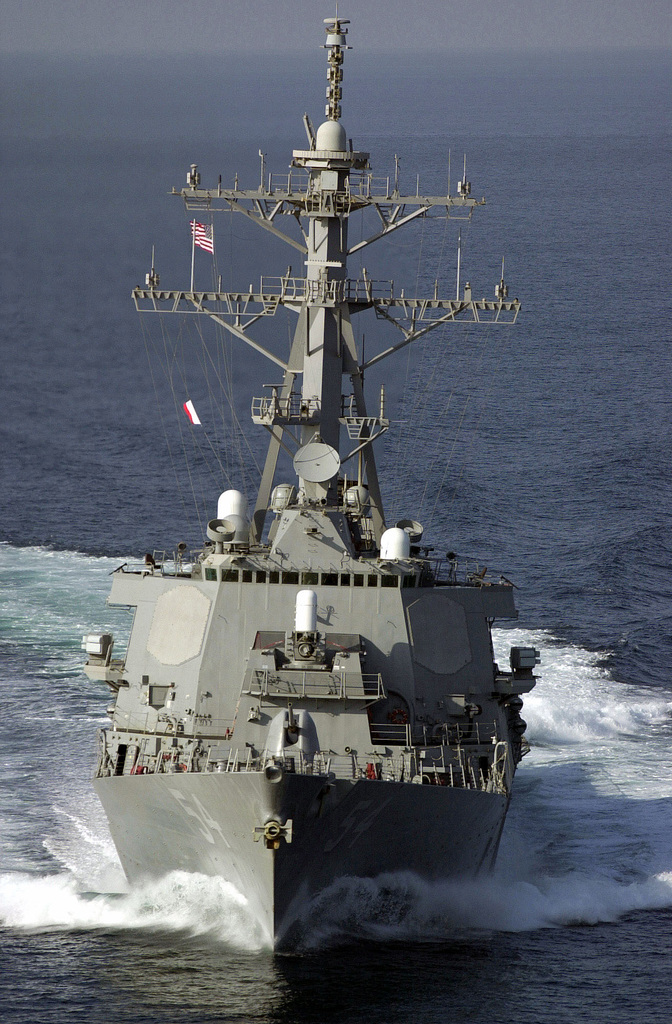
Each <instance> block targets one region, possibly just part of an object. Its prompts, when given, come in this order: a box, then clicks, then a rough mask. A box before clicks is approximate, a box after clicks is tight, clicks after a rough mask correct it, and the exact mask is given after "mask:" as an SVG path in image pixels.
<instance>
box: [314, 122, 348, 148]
mask: <svg viewBox="0 0 672 1024" xmlns="http://www.w3.org/2000/svg"><path fill="white" fill-rule="evenodd" d="M347 145H348V140H347V138H346V135H345V128H344V127H343V125H342V124H341V123H340V121H325V122H324V124H321V125H320V127H319V128H318V129H317V135H316V137H315V149H317V150H321V149H328V150H331V151H332V152H335V153H345V152H347Z"/></svg>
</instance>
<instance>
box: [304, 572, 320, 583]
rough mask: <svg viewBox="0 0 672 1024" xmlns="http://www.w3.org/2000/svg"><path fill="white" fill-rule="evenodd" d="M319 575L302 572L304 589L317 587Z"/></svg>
mask: <svg viewBox="0 0 672 1024" xmlns="http://www.w3.org/2000/svg"><path fill="white" fill-rule="evenodd" d="M318 579H319V577H318V574H317V573H316V572H302V573H301V582H302V584H303V585H304V587H316V586H317V583H318Z"/></svg>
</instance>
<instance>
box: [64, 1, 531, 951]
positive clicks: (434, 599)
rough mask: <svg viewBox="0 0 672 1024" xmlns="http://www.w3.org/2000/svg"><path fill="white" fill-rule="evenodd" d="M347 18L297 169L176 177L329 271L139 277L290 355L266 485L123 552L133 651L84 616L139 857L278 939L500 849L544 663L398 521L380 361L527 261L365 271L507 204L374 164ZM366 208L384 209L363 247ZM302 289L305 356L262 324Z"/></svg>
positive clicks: (263, 408) (120, 590)
mask: <svg viewBox="0 0 672 1024" xmlns="http://www.w3.org/2000/svg"><path fill="white" fill-rule="evenodd" d="M347 25H348V22H347V21H346V20H345V19H342V18H339V17H338V16H336V17H334V18H329V19H326V20H325V26H326V42H325V43H324V47H325V49H326V55H327V83H328V85H327V106H326V119H325V120H324V123H322V124H321V125H320V126H319V127H318V129H317V131H315V130H314V129H313V127H312V124H311V122H310V119H309V118H308V117H307V116H305V117H304V127H305V132H306V136H307V142H306V148H304V149H297V150H295V151H294V152H293V157H292V162H291V165H290V171H289V174H285V175H284V177H283V178H282V179H281V180H279V179H278V176H275V175H268V176H267V175H266V172H265V168H264V165H263V157H262V176H261V182H260V184H259V187H257V188H252V189H242V188H239V186H238V182H237V180H236V182H235V187H234V188H225V187H224V186H223V185H222V183H221V179H220V181H219V182H218V183H217V184H216V185H215V186H214V187H211V188H205V187H202V186H201V179H200V174H199V171H198V166H197V165H192V166H191V169H190V170H189V172H188V177H187V185H186V187H184V188H181V189H173V193H174V194H176V195H178V196H180V197H181V198H182V200H183V202H184V203H185V204H186V207H187V209H188V210H189V211H195V218H198V220H196V219H195V221H194V224H193V229H192V230H193V232H194V234H195V233H196V231H197V230H198V231H200V232H201V242H204V244H205V247H206V248H207V244H208V239H209V238H210V237H211V236H210V233H209V227H208V225H207V224H206V225H205V226H203V225H202V224H201V221H202V220H204V219H205V220H207V219H208V218H214V217H215V216H216V215H217V214H218V213H220V212H222V211H226V212H230V211H234V212H236V213H240V214H243V215H245V216H247V217H248V218H249V219H251V220H252V221H253V222H254V223H255V224H256V225H258V226H259V228H260V229H261V230H265V231H267V232H270V233H271V234H273V235H274V236H276V237H279V238H281V239H283V240H284V241H286V242H287V243H288V244H289V245H290V246H292V247H293V248H294V249H298V251H299V252H300V254H301V258H302V260H303V262H304V264H305V276H303V277H297V276H291V274H290V273H289V272H288V273H287V274H286V275H285V276H284V277H278V278H276V279H268V278H264V279H262V283H261V286H260V288H259V290H258V291H255V290H254V289H253V288H250V290H249V291H241V292H238V293H237V292H224V291H222V290H221V285H220V287H219V289H215V290H213V291H195V290H194V283H193V272H192V281H191V286H190V288H189V290H186V291H181V290H166V289H164V288H161V287H160V281H159V278H158V275H157V274H156V271H155V269H154V267H152V269H151V271H150V273H149V274H148V275H147V278H146V283H145V287H142V288H136V289H135V290H134V292H133V298H134V301H135V303H136V306H137V308H138V310H140V311H141V312H142V313H143V314H146V315H148V316H151V315H155V314H156V313H159V312H162V311H167V312H173V313H181V314H184V313H187V314H189V315H192V316H193V317H197V318H199V320H200V321H204V320H207V319H211V320H213V321H215V322H216V323H217V324H218V325H220V327H223V328H224V329H225V330H226V331H228V332H230V334H231V335H233V336H234V337H235V338H236V339H238V341H239V342H240V344H241V346H242V345H244V344H248V345H251V346H253V347H254V348H255V349H256V350H257V351H260V352H262V353H263V354H264V355H265V356H267V357H268V359H269V360H270V361H271V362H272V363H273V364H274V369H275V371H276V372H277V381H276V383H275V384H272V385H270V386H266V385H265V386H264V387H262V388H260V389H259V390H260V391H263V392H264V393H263V394H262V395H260V396H256V397H252V398H251V411H252V419H253V421H254V423H255V424H257V425H259V426H260V427H261V428H265V429H266V431H267V432H268V434H269V443H268V453H267V456H266V461H265V465H264V467H263V472H262V474H261V482H260V486H259V491H258V494H257V496H256V503H255V504H254V506H253V507H251V505H249V504H248V495H246V494H245V493H243V491H242V490H235V489H231V488H229V489H228V490H224V491H223V493H221V495H220V496H219V499H218V501H217V504H216V515H213V518H212V519H211V520H210V521H209V522H208V524H207V540H206V541H205V543H204V546H203V549H202V550H201V551H200V552H199V553H198V554H197V555H195V556H194V557H193V558H190V559H187V558H186V555H185V553H184V552H183V551H181V550H178V551H177V552H176V553H175V555H174V557H173V558H172V559H170V560H163V561H161V562H159V561H158V560H156V559H155V558H153V557H151V556H147V558H146V559H145V562H144V563H143V564H139V565H137V566H133V565H131V564H125V565H123V566H122V567H120V568H119V569H118V570H116V571H115V572H114V573H113V579H112V590H111V595H110V597H109V603H110V604H112V605H115V606H125V607H128V608H130V609H132V610H133V613H134V617H133V625H132V629H131V633H130V639H129V642H128V646H127V650H126V653H125V655H124V657H123V658H119V657H115V656H114V651H113V645H114V639H113V637H112V635H110V634H107V633H106V634H89V635H87V636H86V637H85V638H84V648H85V650H86V652H87V654H88V661H87V664H86V672H87V674H88V675H89V676H90V677H91V678H92V679H98V680H104V681H105V682H106V683H107V685H108V686H109V687H110V689H111V690H112V692H113V695H114V700H113V703H112V704H111V706H110V707H109V709H108V711H109V715H110V718H111V723H110V725H109V727H108V728H106V729H104V730H102V731H101V734H100V757H99V761H98V765H97V769H96V773H95V781H94V785H95V790H96V792H97V794H98V796H99V798H100V800H101V802H102V804H103V807H104V810H105V812H106V815H107V818H108V820H109V826H110V830H111V833H112V837H113V840H114V843H115V845H116V848H117V851H118V854H119V857H120V859H121V863H122V865H123V868H124V870H125V872H126V874H127V876H128V878H129V879H130V880H132V881H134V880H138V879H142V878H144V877H147V876H158V875H163V874H165V873H167V872H169V871H171V870H182V871H188V872H199V873H204V874H206V875H211V876H221V877H222V878H224V879H227V880H228V881H229V882H230V883H232V884H233V886H235V887H236V889H237V890H238V891H239V892H240V893H241V894H242V895H243V896H244V898H245V900H246V901H247V905H248V907H249V910H250V913H251V914H252V915H253V916H254V918H255V920H256V921H257V922H258V925H259V927H260V928H261V929H262V930H263V933H264V935H265V937H266V941H267V942H268V943H269V944H271V945H273V946H274V947H278V946H280V945H282V944H283V943H288V942H290V941H291V938H292V934H293V930H294V929H295V928H296V927H297V922H300V921H301V919H302V918H305V915H306V914H307V915H308V916H309V915H310V903H311V899H313V898H314V897H315V896H316V894H318V893H320V892H321V891H323V890H324V889H325V888H326V887H328V886H329V885H330V884H331V883H333V882H335V881H336V880H337V879H339V878H342V877H343V876H358V877H362V876H364V877H376V876H379V875H381V874H382V873H386V872H397V871H412V872H415V873H416V874H417V875H419V876H420V877H422V878H424V879H430V880H431V879H438V878H448V877H456V876H471V875H474V874H476V873H479V872H484V871H487V870H489V869H490V868H491V867H492V865H493V863H494V861H495V857H496V855H497V848H498V844H499V841H500V836H501V833H502V828H503V825H504V820H505V816H506V812H507V807H508V804H509V799H510V795H511V786H512V782H513V777H514V772H515V769H516V765H517V764H518V762H519V761H520V758H521V756H522V755H523V753H524V752H525V740H524V735H523V734H524V730H525V723H524V722H523V720H522V718H521V714H520V711H521V707H522V698H521V695H522V694H524V693H526V692H528V691H529V690H531V689H532V687H533V686H534V684H535V676H534V668H535V665H536V664H537V662H538V653H537V652H536V651H535V650H534V648H524V647H514V648H512V649H511V653H510V665H508V666H506V667H505V668H500V667H499V666H498V665H497V663H496V662H495V658H494V654H493V645H492V638H491V627H492V624H493V623H494V622H495V621H496V620H507V619H508V620H510V619H514V618H515V617H516V615H517V612H516V608H515V605H514V595H513V586H512V584H511V583H510V582H509V581H508V580H506V579H505V578H504V577H499V578H493V577H492V576H491V575H489V574H488V573H487V572H486V571H485V570H481V569H478V568H476V569H474V568H473V567H472V569H471V570H468V569H464V568H462V567H461V565H460V562H459V559H458V558H457V557H456V556H454V555H452V554H449V555H447V556H446V557H445V558H435V557H433V555H432V551H433V549H432V548H429V547H428V546H425V545H423V528H422V526H421V525H420V524H419V523H418V522H416V521H415V520H413V519H411V518H409V519H404V520H401V521H397V522H395V523H392V524H390V523H387V522H386V519H385V513H384V508H383V501H382V497H381V489H380V486H379V481H378V475H377V471H376V461H375V457H374V448H375V444H376V441H377V439H378V438H380V437H381V436H382V435H383V434H384V433H385V432H386V431H387V429H388V427H389V420H388V418H387V417H386V409H385V401H384V396H383V395H381V396H380V398H379V396H376V403H375V408H373V409H372V408H370V407H369V406H368V405H367V403H366V401H365V395H364V387H363V377H364V373H365V371H366V370H367V369H369V368H370V367H371V366H373V365H375V364H377V363H379V362H381V361H383V360H385V359H388V358H390V357H394V355H395V354H396V353H397V352H399V351H400V350H401V349H403V348H404V347H405V346H407V345H409V344H411V343H412V342H414V341H415V340H416V339H418V338H421V337H423V336H425V335H426V334H427V333H428V332H430V331H432V330H435V329H436V328H438V327H440V326H445V325H451V324H459V323H460V322H464V321H468V322H471V323H473V324H481V323H486V322H487V323H497V324H512V323H513V322H515V320H516V317H517V315H518V312H519V308H520V304H519V302H518V300H517V299H510V298H509V297H508V289H507V286H506V284H505V282H504V280H503V277H502V279H501V280H500V281H499V283H498V284H497V285H496V286H495V294H494V298H493V299H475V298H473V297H472V295H471V289H470V287H469V286H468V285H465V286H464V287H463V288H462V289H460V286H459V277H458V288H457V294H456V296H455V297H452V298H450V297H441V296H439V294H438V290H437V289H435V291H434V294H433V295H430V296H428V297H425V298H408V297H406V296H405V295H404V293H403V292H401V293H400V294H398V295H395V291H394V288H393V286H392V284H391V283H389V282H388V283H382V282H378V281H374V280H372V279H371V278H370V277H369V275H368V274H367V273H366V272H363V273H362V274H361V276H359V277H358V278H356V279H353V278H350V277H348V271H347V263H348V258H349V257H350V256H352V255H353V253H355V252H359V251H360V250H362V249H364V248H366V247H367V246H369V245H371V244H374V243H375V242H376V241H377V240H379V239H381V238H384V237H386V236H389V235H390V234H392V233H393V232H396V231H398V230H400V229H403V227H404V226H405V225H407V224H409V223H411V222H412V221H414V220H415V219H416V218H422V217H430V216H440V217H444V218H445V217H447V218H450V217H457V216H461V217H470V216H471V214H472V212H473V211H474V209H475V207H476V206H478V205H480V204H481V203H482V202H483V201H482V200H476V199H474V198H473V197H472V195H471V187H470V184H469V182H468V181H467V180H466V173H465V175H464V177H463V179H462V180H461V181H460V182H459V183H458V185H457V189H456V193H455V194H454V195H451V194H447V195H438V196H436V195H435V196H432V195H420V194H412V193H411V194H405V193H404V192H403V191H400V189H399V183H398V176H397V174H395V176H394V178H393V179H392V180H390V179H376V178H374V177H373V174H372V171H371V167H370V163H369V154H368V153H366V152H362V151H359V150H356V149H354V148H353V145H352V142H351V141H350V140H349V139H348V138H347V135H346V131H345V128H344V127H343V125H342V124H341V106H340V100H341V90H342V80H343V60H344V54H345V51H346V49H347V46H346V34H347V31H348V29H347ZM418 192H419V189H418ZM449 192H450V186H449ZM361 211H364V213H369V212H370V213H371V215H372V216H373V217H374V218H375V223H374V226H373V228H372V229H371V234H370V235H369V236H368V237H366V238H364V239H363V240H362V241H360V242H358V243H356V244H352V243H351V242H350V241H349V239H348V221H349V218H350V217H351V216H352V215H353V214H355V213H360V212H361ZM283 217H287V218H289V222H290V224H291V223H293V224H294V227H295V226H296V224H297V223H298V225H299V229H300V230H299V231H298V232H297V236H298V237H295V236H294V235H292V234H291V233H286V232H285V230H284V229H283V228H282V227H280V226H279V225H280V224H283V223H285V222H284V221H283V220H282V218H283ZM192 266H193V261H192ZM283 307H284V308H285V309H288V310H290V311H291V312H292V313H294V314H296V330H295V333H294V336H293V341H292V342H291V344H290V345H288V348H289V352H288V353H285V354H284V355H283V356H281V355H278V354H277V353H276V352H275V351H272V350H271V349H268V348H265V347H264V346H263V345H261V344H260V343H259V342H258V341H257V340H256V339H255V337H254V330H253V328H254V324H255V322H257V321H258V320H259V318H260V317H262V316H272V315H273V314H274V313H275V312H276V311H277V310H278V309H280V308H283ZM367 310H369V311H370V310H373V311H374V312H375V314H376V316H377V317H379V318H382V319H383V320H385V321H387V322H388V323H389V325H390V327H391V329H392V331H393V339H392V342H391V344H390V345H389V346H388V347H387V348H384V349H382V350H380V351H379V352H377V354H373V355H370V356H369V357H368V358H367V359H364V357H363V355H362V353H361V351H358V346H357V344H356V339H355V333H354V331H353V326H352V321H353V318H354V317H355V316H356V315H358V314H361V313H363V312H365V311H367ZM394 332H396V334H394ZM283 453H284V456H285V464H286V465H287V466H289V467H290V470H291V476H290V478H289V479H287V477H285V478H284V479H283V478H278V477H279V470H278V467H279V465H282V461H281V462H280V463H279V456H280V455H281V454H283ZM287 456H289V457H290V458H291V462H289V460H288V458H287ZM288 475H289V474H288ZM215 498H216V495H215V496H213V513H214V512H215V504H214V501H215Z"/></svg>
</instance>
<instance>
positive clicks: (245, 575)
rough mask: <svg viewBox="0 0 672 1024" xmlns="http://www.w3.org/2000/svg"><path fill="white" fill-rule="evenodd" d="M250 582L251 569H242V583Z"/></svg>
mask: <svg viewBox="0 0 672 1024" xmlns="http://www.w3.org/2000/svg"><path fill="white" fill-rule="evenodd" d="M251 582H252V570H251V569H243V583H251Z"/></svg>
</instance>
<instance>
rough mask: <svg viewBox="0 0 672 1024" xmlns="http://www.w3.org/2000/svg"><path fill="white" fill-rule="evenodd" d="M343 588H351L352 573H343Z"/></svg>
mask: <svg viewBox="0 0 672 1024" xmlns="http://www.w3.org/2000/svg"><path fill="white" fill-rule="evenodd" d="M341 586H342V587H349V586H350V573H348V572H342V573H341Z"/></svg>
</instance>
